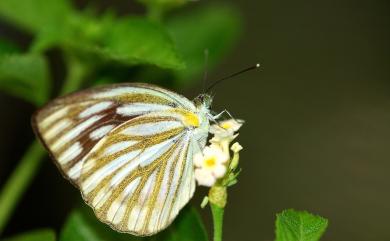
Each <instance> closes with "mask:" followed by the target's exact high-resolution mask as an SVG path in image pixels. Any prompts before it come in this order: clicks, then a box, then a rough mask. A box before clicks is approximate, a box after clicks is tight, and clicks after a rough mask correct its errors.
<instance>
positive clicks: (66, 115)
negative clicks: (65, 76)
mask: <svg viewBox="0 0 390 241" xmlns="http://www.w3.org/2000/svg"><path fill="white" fill-rule="evenodd" d="M175 107H180V108H184V109H193V108H194V106H193V104H192V103H191V102H190V101H189V100H187V99H185V98H184V97H182V96H179V95H177V94H175V93H173V92H171V91H168V90H165V89H162V88H159V87H156V86H153V85H146V84H123V85H112V86H108V87H101V88H95V89H91V90H87V91H81V92H78V93H75V94H71V95H68V96H65V97H62V98H58V99H56V100H55V101H53V102H52V103H49V104H48V105H47V106H45V107H44V108H42V109H41V110H40V111H38V112H37V114H36V115H35V116H34V117H33V127H34V129H35V132H36V133H37V135H38V136H39V137H40V139H41V141H42V142H43V143H44V145H45V147H46V148H47V149H48V150H49V152H50V153H51V155H52V157H53V159H54V160H55V162H56V164H57V166H59V169H60V170H61V171H62V172H63V174H64V176H65V177H67V178H68V179H70V180H71V181H72V182H73V183H74V184H76V185H77V180H78V178H79V176H80V171H81V166H82V162H83V158H84V157H85V155H86V154H88V153H89V152H90V150H91V149H92V148H93V147H94V146H95V145H96V143H97V142H98V141H99V140H100V139H101V138H102V137H103V136H105V135H106V134H107V133H108V132H109V131H111V130H112V129H114V128H115V127H116V126H118V125H120V124H122V123H124V122H125V121H127V120H130V119H132V118H135V117H137V116H140V115H144V114H147V113H150V112H155V111H161V110H167V109H171V108H175Z"/></svg>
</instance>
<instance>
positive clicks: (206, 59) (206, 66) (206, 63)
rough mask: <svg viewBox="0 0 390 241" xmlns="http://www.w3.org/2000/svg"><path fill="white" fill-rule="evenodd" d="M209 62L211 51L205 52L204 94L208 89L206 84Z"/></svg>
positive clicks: (206, 50)
mask: <svg viewBox="0 0 390 241" xmlns="http://www.w3.org/2000/svg"><path fill="white" fill-rule="evenodd" d="M208 62H209V50H208V49H205V50H204V73H203V92H204V90H205V89H206V82H207V76H208Z"/></svg>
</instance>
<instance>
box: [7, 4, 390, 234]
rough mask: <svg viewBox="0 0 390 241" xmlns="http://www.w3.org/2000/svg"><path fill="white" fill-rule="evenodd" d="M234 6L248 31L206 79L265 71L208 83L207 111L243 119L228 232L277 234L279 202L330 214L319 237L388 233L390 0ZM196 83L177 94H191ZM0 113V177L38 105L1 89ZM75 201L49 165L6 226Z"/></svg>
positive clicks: (29, 225)
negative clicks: (253, 68) (210, 101)
mask: <svg viewBox="0 0 390 241" xmlns="http://www.w3.org/2000/svg"><path fill="white" fill-rule="evenodd" d="M114 2H120V1H114ZM201 2H202V1H201ZM201 2H198V3H192V4H202V3H201ZM235 4H236V5H237V6H238V7H239V8H240V9H241V10H242V12H243V16H244V18H245V22H246V23H245V26H246V29H245V30H244V35H243V36H242V38H241V41H240V43H239V44H238V46H237V48H236V49H235V51H234V52H233V53H232V54H230V55H229V57H228V58H227V59H226V60H225V62H224V63H223V64H222V65H220V66H219V67H218V68H217V69H216V70H215V71H213V72H212V73H211V74H210V79H216V78H217V77H221V76H224V75H226V74H228V73H230V72H231V71H232V70H234V69H240V68H242V67H245V66H247V65H250V64H253V63H255V62H257V61H260V62H261V64H262V71H257V72H251V73H247V74H245V75H242V76H240V77H237V78H235V79H232V80H230V81H226V82H225V83H224V84H221V85H219V86H218V87H217V89H216V91H215V92H216V96H215V102H214V108H213V109H214V110H216V111H218V110H222V109H225V108H226V109H228V110H229V111H230V112H231V113H232V114H233V115H234V116H235V117H238V118H242V119H245V120H246V124H245V125H244V127H243V128H242V130H241V132H240V137H239V141H240V142H241V143H242V145H243V146H244V150H243V151H242V156H241V165H242V168H243V172H242V175H241V176H240V178H239V183H238V185H236V186H234V187H233V188H231V189H230V191H229V203H228V207H227V210H226V218H225V220H226V224H225V239H224V240H225V241H237V240H240V241H252V240H264V241H266V240H273V238H274V231H273V230H274V220H275V214H276V213H277V212H279V211H281V210H283V209H286V208H296V209H304V210H308V211H310V212H313V213H316V214H319V215H322V216H324V217H327V218H328V219H329V220H330V224H329V228H328V230H327V232H326V234H325V235H324V238H323V239H322V240H325V241H326V240H354V241H360V240H361V241H363V240H364V241H366V240H390V230H389V218H388V217H389V215H390V190H389V184H390V175H389V170H390V160H389V157H390V148H389V147H390V82H389V80H390V78H389V77H390V69H389V67H390V65H389V64H390V46H389V43H390V42H389V40H390V14H389V10H390V8H389V7H390V4H389V1H387V0H383V1H357V0H355V1H348V0H329V1H299V0H295V1H278V0H272V1H271V0H261V1H250V0H241V1H235ZM128 7H129V8H130V7H131V6H130V5H129V6H128ZM7 31H9V30H7ZM11 32H12V31H11ZM16 35H17V34H16ZM200 86H201V84H199V86H195V87H194V88H192V89H186V90H177V91H179V92H182V93H184V94H186V95H187V96H189V97H192V96H194V95H196V94H197V93H198V92H199V91H200V90H201V87H200ZM0 110H1V115H0V116H1V118H0V158H1V160H0V184H3V183H4V182H5V180H6V178H7V177H8V175H9V174H10V171H11V170H12V169H13V168H14V167H15V165H16V162H17V160H19V158H20V157H21V155H22V154H23V152H24V150H25V148H26V147H27V146H28V144H29V143H30V142H31V140H32V138H33V135H32V133H31V128H30V125H29V119H30V115H31V113H32V111H33V107H32V106H30V105H28V104H26V103H25V102H22V101H21V100H18V99H16V98H12V97H10V96H6V95H4V94H0ZM203 191H204V190H203ZM200 193H202V191H201V192H200ZM200 193H198V195H197V197H196V198H195V200H194V201H193V202H194V204H196V205H198V204H199V202H200V200H201V194H200ZM78 202H79V194H78V191H77V190H76V189H75V188H73V186H72V185H70V184H69V183H67V181H66V180H64V179H63V178H62V177H61V176H60V174H59V172H58V171H57V170H56V168H55V166H54V165H53V164H52V163H51V162H49V161H45V163H44V164H43V167H42V170H41V171H40V173H39V175H38V177H37V178H36V179H35V180H34V182H33V183H31V188H30V189H29V190H28V192H27V194H26V195H25V196H24V198H23V200H22V203H21V204H20V205H19V207H18V209H17V211H16V213H15V215H14V216H13V218H12V220H11V222H10V223H9V226H8V228H7V229H6V234H13V233H16V232H19V231H25V230H29V229H33V228H37V227H48V226H50V227H56V228H58V227H60V226H61V224H62V222H63V221H64V219H65V217H66V215H67V214H68V212H69V210H70V209H71V208H72V207H73V206H75V205H77V203H78ZM203 213H208V210H207V211H203ZM205 219H206V220H208V216H207V215H206V216H205ZM208 226H209V225H208Z"/></svg>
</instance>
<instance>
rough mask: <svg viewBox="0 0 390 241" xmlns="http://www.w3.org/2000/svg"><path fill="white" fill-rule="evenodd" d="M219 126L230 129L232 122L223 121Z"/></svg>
mask: <svg viewBox="0 0 390 241" xmlns="http://www.w3.org/2000/svg"><path fill="white" fill-rule="evenodd" d="M221 126H222V128H223V129H226V130H227V129H230V128H231V127H232V124H231V123H229V122H225V123H222V124H221Z"/></svg>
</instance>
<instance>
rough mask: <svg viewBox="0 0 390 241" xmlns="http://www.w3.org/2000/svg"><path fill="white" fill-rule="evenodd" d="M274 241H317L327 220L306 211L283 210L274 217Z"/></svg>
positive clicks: (323, 230) (326, 224)
mask: <svg viewBox="0 0 390 241" xmlns="http://www.w3.org/2000/svg"><path fill="white" fill-rule="evenodd" d="M276 216H277V217H276V241H317V240H319V239H320V237H321V236H322V234H323V233H324V232H325V230H326V227H327V226H328V220H327V219H325V218H322V217H320V216H315V215H312V214H310V213H308V212H306V211H295V210H292V209H289V210H285V211H283V212H282V213H279V214H277V215H276Z"/></svg>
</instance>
